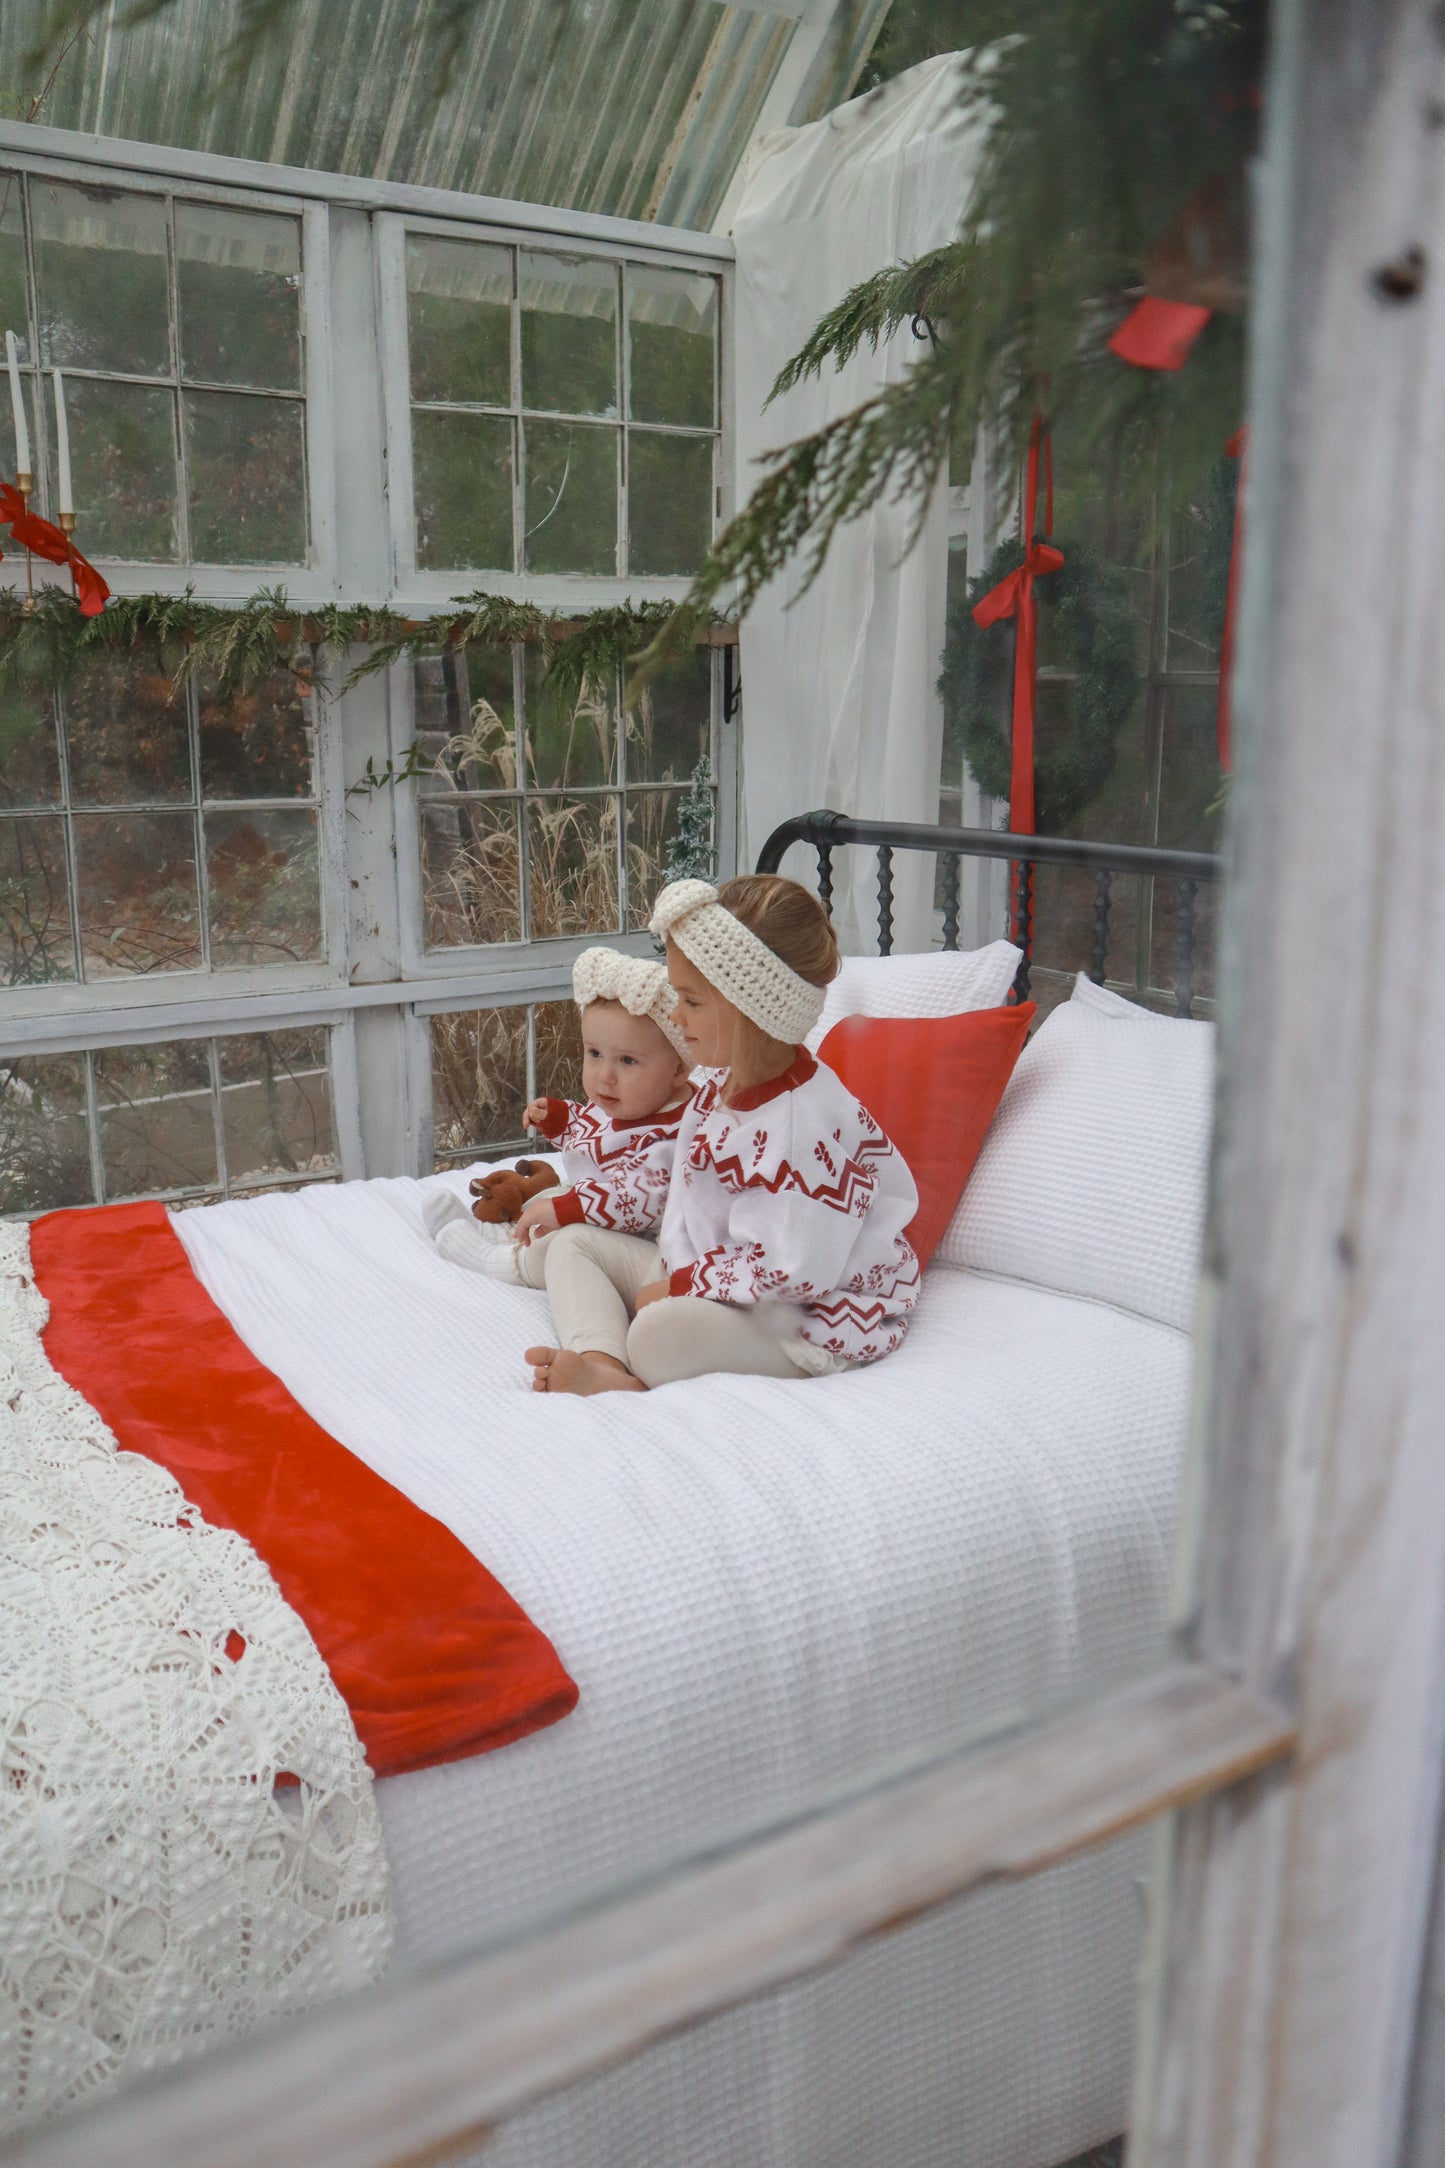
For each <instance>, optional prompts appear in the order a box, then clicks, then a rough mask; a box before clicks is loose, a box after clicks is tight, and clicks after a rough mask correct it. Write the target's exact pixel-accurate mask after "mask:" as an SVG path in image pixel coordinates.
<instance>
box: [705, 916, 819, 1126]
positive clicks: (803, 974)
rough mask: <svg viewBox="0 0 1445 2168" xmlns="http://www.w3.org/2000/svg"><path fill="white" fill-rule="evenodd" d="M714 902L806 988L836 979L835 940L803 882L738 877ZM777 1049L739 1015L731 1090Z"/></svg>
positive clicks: (748, 1078) (759, 1029) (759, 1028)
mask: <svg viewBox="0 0 1445 2168" xmlns="http://www.w3.org/2000/svg"><path fill="white" fill-rule="evenodd" d="M717 900H718V902H719V903H720V904H721V905H722V907H723V909H724V910H725V911H731V912H732V915H733V917H734V918H736V919H739V920H740V921H741V922H742V924H743V925H744V926H746V927H747V929H748V931H749V932H750V933H755V934H756V935H757V937H758V939H759V940H760V941H761V942H763V943H764V944H765V945H766V946H767V947H768V948H770V949H771V950H772V952H773V954H774V955H775V956H780V957H781V958H782V960H783V962H784V963H785V964H786V965H787V966H788V968H789V970H790V971H796V972H797V974H798V977H799V978H800V979H806V980H807V981H808V984H809V985H810V986H827V985H828V984H829V983H830V982H831V981H832V980H833V979H836V978H837V976H838V972H839V970H840V968H841V965H842V959H841V957H840V956H839V954H838V937H837V935H836V934H835V933H834V931H833V928H832V925H831V923H830V921H829V919H828V915H827V913H826V912H825V911H824V909H823V906H822V904H821V903H819V901H818V899H817V897H816V896H814V895H812V894H810V893H809V891H808V890H807V889H806V888H804V887H803V885H802V883H801V882H799V881H790V880H788V879H787V878H786V877H785V876H784V875H783V874H781V873H740V874H738V875H737V877H736V878H735V879H734V880H731V881H724V882H723V883H722V885H721V886H720V888H719V889H718V892H717ZM777 1044H778V1042H777V1041H776V1040H774V1039H771V1038H770V1037H769V1036H768V1034H767V1032H765V1031H764V1030H763V1028H762V1026H761V1025H759V1024H755V1023H754V1022H753V1020H752V1018H751V1017H750V1016H743V1015H742V1014H741V1013H739V1015H738V1016H737V1020H736V1022H735V1024H734V1027H733V1058H732V1063H731V1077H730V1083H729V1089H731V1088H732V1085H733V1083H734V1082H735V1083H736V1084H737V1085H738V1086H739V1087H742V1086H745V1085H746V1084H747V1083H748V1082H750V1081H751V1080H752V1079H753V1078H754V1077H755V1076H756V1075H759V1074H761V1073H762V1072H763V1071H764V1070H765V1069H766V1067H767V1065H768V1062H767V1057H768V1056H769V1054H770V1053H771V1052H772V1051H773V1050H774V1049H775V1047H776V1046H777Z"/></svg>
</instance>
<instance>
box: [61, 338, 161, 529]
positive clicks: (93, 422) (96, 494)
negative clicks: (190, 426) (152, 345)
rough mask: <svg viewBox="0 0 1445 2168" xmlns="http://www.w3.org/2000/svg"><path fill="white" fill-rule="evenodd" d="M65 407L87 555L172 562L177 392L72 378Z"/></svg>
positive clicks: (66, 390) (76, 502)
mask: <svg viewBox="0 0 1445 2168" xmlns="http://www.w3.org/2000/svg"><path fill="white" fill-rule="evenodd" d="M65 407H66V414H67V418H68V420H69V422H70V459H71V468H72V472H73V475H74V480H75V513H76V520H77V523H78V526H79V533H78V534H77V536H76V540H77V542H78V543H79V545H80V546H81V548H83V549H84V551H85V553H86V555H87V556H88V557H120V558H128V559H131V560H132V561H135V560H140V561H150V562H152V563H156V564H173V563H174V562H175V559H176V556H177V553H178V547H179V545H178V542H177V539H176V417H175V395H174V393H173V392H170V391H148V390H147V389H146V388H145V386H144V385H142V384H106V383H100V382H97V381H95V380H94V379H91V378H86V377H72V378H71V379H70V381H69V382H68V383H67V385H66V387H65Z"/></svg>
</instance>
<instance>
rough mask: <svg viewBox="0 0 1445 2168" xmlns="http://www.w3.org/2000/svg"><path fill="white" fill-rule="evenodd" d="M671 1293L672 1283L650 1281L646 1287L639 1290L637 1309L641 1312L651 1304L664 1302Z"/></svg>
mask: <svg viewBox="0 0 1445 2168" xmlns="http://www.w3.org/2000/svg"><path fill="white" fill-rule="evenodd" d="M671 1293H672V1284H671V1282H670V1281H668V1280H649V1281H648V1283H647V1285H646V1287H639V1289H638V1290H637V1302H636V1305H635V1307H636V1308H637V1309H639V1310H645V1309H646V1308H647V1305H648V1304H649V1303H650V1302H664V1301H666V1299H667V1297H668V1296H669V1295H670V1294H671Z"/></svg>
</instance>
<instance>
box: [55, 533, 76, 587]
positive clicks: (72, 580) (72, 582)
mask: <svg viewBox="0 0 1445 2168" xmlns="http://www.w3.org/2000/svg"><path fill="white" fill-rule="evenodd" d="M55 524H56V526H57V527H58V528H59V529H60V531H61V533H62V534H63V535H64V537H65V539H66V541H67V542H68V541H69V540H70V538H71V536H72V535H73V534H74V532H75V514H74V513H73V512H57V513H56V515H55ZM70 592H71V594H72V596H74V598H75V600H76V601H77V602H79V600H80V596H79V593H78V591H77V589H76V585H75V560H74V559H73V558H72V559H71V561H70Z"/></svg>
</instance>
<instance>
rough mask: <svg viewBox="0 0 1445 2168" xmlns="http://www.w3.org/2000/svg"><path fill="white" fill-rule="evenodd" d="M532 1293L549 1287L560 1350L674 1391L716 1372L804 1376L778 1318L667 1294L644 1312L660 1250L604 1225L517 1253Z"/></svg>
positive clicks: (574, 1230)
mask: <svg viewBox="0 0 1445 2168" xmlns="http://www.w3.org/2000/svg"><path fill="white" fill-rule="evenodd" d="M517 1269H518V1271H519V1272H520V1273H521V1275H522V1278H523V1279H524V1280H525V1282H526V1283H527V1285H528V1287H545V1288H546V1290H547V1300H548V1301H549V1302H550V1303H551V1305H552V1322H553V1324H554V1325H555V1326H556V1328H557V1343H558V1345H559V1346H560V1347H565V1348H572V1349H575V1350H576V1352H577V1353H578V1354H583V1353H586V1352H589V1351H591V1352H595V1353H597V1354H602V1355H611V1356H613V1357H615V1359H616V1360H617V1361H618V1362H620V1363H625V1364H626V1365H627V1367H628V1369H629V1370H630V1371H631V1372H632V1374H633V1376H634V1377H636V1378H641V1380H642V1382H643V1384H644V1385H673V1384H676V1382H677V1381H678V1379H679V1378H698V1377H702V1376H703V1375H704V1374H705V1373H706V1372H707V1371H710V1370H732V1371H741V1372H743V1373H745V1374H746V1375H748V1376H752V1377H764V1378H801V1377H805V1376H806V1375H807V1374H808V1373H807V1372H806V1371H805V1370H804V1369H803V1368H802V1367H801V1365H800V1364H798V1363H796V1362H794V1360H793V1358H792V1356H791V1355H789V1354H787V1353H785V1352H784V1349H783V1346H782V1343H781V1339H780V1335H779V1333H778V1330H777V1324H776V1317H777V1313H776V1312H772V1313H763V1312H759V1311H758V1310H756V1309H740V1308H739V1309H734V1308H732V1307H730V1306H729V1305H728V1304H726V1303H721V1302H704V1301H703V1300H702V1298H701V1297H700V1296H697V1295H669V1296H667V1297H666V1298H665V1300H663V1301H661V1302H650V1303H648V1305H647V1307H646V1309H644V1310H642V1311H638V1309H637V1298H638V1295H639V1294H640V1293H641V1291H642V1289H643V1288H644V1287H646V1286H647V1284H648V1282H649V1281H651V1280H660V1279H661V1278H662V1265H661V1262H660V1260H659V1258H658V1254H657V1244H656V1243H655V1242H647V1241H644V1240H643V1239H642V1237H641V1236H639V1235H617V1234H611V1233H609V1232H608V1231H607V1229H606V1228H602V1227H578V1226H572V1227H559V1228H558V1229H557V1230H556V1232H555V1233H554V1234H550V1235H544V1236H542V1237H540V1238H539V1239H538V1240H537V1241H535V1242H529V1243H528V1244H527V1245H526V1247H525V1248H524V1249H522V1250H520V1251H519V1252H518V1254H517Z"/></svg>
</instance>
